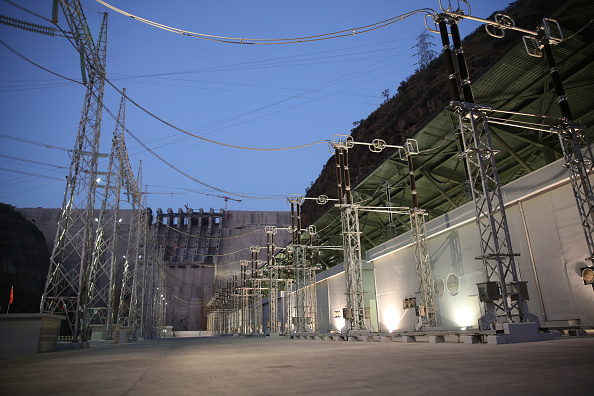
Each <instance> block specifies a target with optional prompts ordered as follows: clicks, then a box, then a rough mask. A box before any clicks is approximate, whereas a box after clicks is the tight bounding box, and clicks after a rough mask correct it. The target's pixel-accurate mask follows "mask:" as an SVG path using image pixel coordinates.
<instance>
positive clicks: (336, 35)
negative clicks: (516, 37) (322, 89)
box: [95, 0, 435, 45]
mask: <svg viewBox="0 0 594 396" xmlns="http://www.w3.org/2000/svg"><path fill="white" fill-rule="evenodd" d="M95 1H97V2H98V3H100V4H103V5H104V6H105V7H107V8H109V9H111V10H113V11H115V12H117V13H120V14H122V15H125V16H127V17H130V18H132V19H135V20H137V21H139V22H142V23H146V24H147V25H150V26H153V27H156V28H159V29H163V30H166V31H169V32H172V33H177V34H181V35H183V36H188V37H194V38H199V39H202V40H209V41H217V42H220V43H229V44H250V45H275V44H298V43H306V42H312V41H322V40H330V39H335V38H339V37H347V36H355V35H358V34H363V33H368V32H371V31H374V30H377V29H381V28H383V27H386V26H389V25H391V24H393V23H396V22H399V21H402V20H404V19H406V18H408V17H411V16H413V15H416V14H419V13H425V14H430V15H433V14H435V11H433V10H432V9H430V8H424V9H418V10H415V11H410V12H407V13H405V14H402V15H398V16H396V17H393V18H390V19H386V20H384V21H381V22H376V23H373V24H371V25H366V26H361V27H356V28H351V29H345V30H340V31H337V32H332V33H324V34H318V35H314V36H303V37H293V38H278V39H246V38H241V37H226V36H215V35H210V34H205V33H196V32H190V31H187V30H183V29H178V28H175V27H171V26H167V25H163V24H161V23H158V22H154V21H151V20H148V19H144V18H141V17H139V16H136V15H133V14H130V13H129V12H126V11H124V10H121V9H119V8H116V7H114V6H112V5H111V4H108V3H106V2H104V1H102V0H95Z"/></svg>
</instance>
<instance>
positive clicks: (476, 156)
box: [459, 103, 538, 330]
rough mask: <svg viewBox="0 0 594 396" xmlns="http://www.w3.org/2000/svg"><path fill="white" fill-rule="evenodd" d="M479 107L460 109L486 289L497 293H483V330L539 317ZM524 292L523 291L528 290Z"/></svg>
mask: <svg viewBox="0 0 594 396" xmlns="http://www.w3.org/2000/svg"><path fill="white" fill-rule="evenodd" d="M484 110H485V109H484V108H483V109H481V108H480V107H479V106H476V105H471V104H467V103H462V104H461V107H460V111H459V121H460V127H461V130H462V131H463V133H464V134H465V138H464V152H463V156H464V157H465V159H466V166H467V169H468V175H469V176H470V186H471V187H472V189H471V192H472V198H473V201H474V205H475V215H476V221H477V225H478V227H479V235H480V242H481V252H482V255H481V256H479V257H477V259H480V260H482V261H483V273H484V279H485V283H484V285H483V286H480V285H479V287H483V288H485V289H484V290H487V289H489V288H491V287H493V286H491V284H493V283H496V284H497V285H498V286H497V289H498V293H497V292H495V295H493V294H492V293H491V295H482V296H481V300H482V301H484V303H485V314H484V315H483V316H481V317H480V319H479V327H480V329H481V330H490V329H495V324H496V323H497V322H498V316H502V317H503V320H504V321H505V322H513V321H514V317H517V318H519V321H521V322H526V321H534V322H538V319H537V318H536V317H535V316H534V315H532V314H531V313H530V311H529V310H528V306H527V303H526V301H527V299H526V298H527V296H525V295H522V288H521V282H520V279H519V277H518V272H517V266H516V262H515V259H514V258H515V257H516V256H519V254H516V253H514V251H513V247H512V243H511V238H510V234H509V228H508V224H507V217H506V214H505V206H504V201H503V195H502V193H501V185H500V183H499V178H498V175H497V166H496V163H495V155H496V154H497V152H496V151H495V150H493V145H492V142H491V136H490V134H489V124H488V119H487V115H486V113H485V111H484ZM524 290H525V289H524Z"/></svg>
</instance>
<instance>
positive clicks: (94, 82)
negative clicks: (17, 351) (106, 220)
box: [40, 0, 107, 342]
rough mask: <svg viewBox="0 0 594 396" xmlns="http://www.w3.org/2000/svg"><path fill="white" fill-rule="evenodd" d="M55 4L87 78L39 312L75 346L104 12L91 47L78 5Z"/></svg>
mask: <svg viewBox="0 0 594 396" xmlns="http://www.w3.org/2000/svg"><path fill="white" fill-rule="evenodd" d="M60 4H61V7H62V10H63V12H64V15H65V16H66V20H67V22H68V25H69V27H70V32H71V34H72V38H73V39H74V41H75V43H76V46H77V48H78V50H79V52H80V54H81V61H82V62H83V63H84V68H83V71H84V72H86V74H87V76H88V79H87V83H86V85H87V91H86V94H85V99H84V106H83V110H82V115H81V120H80V123H79V127H78V133H77V136H76V142H75V145H74V150H73V152H72V161H71V164H70V171H69V174H68V180H67V183H66V190H65V193H64V200H63V203H62V211H61V214H60V219H59V221H58V226H57V231H56V238H55V240H54V247H53V249H52V254H51V256H50V266H49V270H48V276H47V280H46V284H45V288H44V291H43V295H42V299H41V304H40V311H41V312H47V313H56V314H63V315H65V316H66V317H67V319H68V321H67V323H68V325H69V332H70V334H71V335H72V337H73V338H72V340H73V341H74V342H76V341H79V340H82V341H86V340H87V337H88V334H87V333H86V332H82V331H81V324H82V323H83V320H82V319H83V316H84V313H85V312H86V311H85V310H86V308H87V302H88V301H87V297H88V280H89V271H90V268H91V263H92V259H93V244H94V234H95V230H94V218H95V217H94V213H93V212H94V207H95V191H96V188H97V181H96V180H97V163H98V158H99V138H100V134H101V112H102V104H103V90H104V86H105V63H106V56H105V55H106V43H107V14H103V20H102V23H101V30H100V33H99V38H98V41H97V44H96V45H95V43H94V42H93V38H92V36H91V33H90V31H89V27H88V25H87V21H86V18H85V16H84V13H83V9H82V6H81V4H80V2H79V1H78V0H74V1H71V0H63V1H61V2H60Z"/></svg>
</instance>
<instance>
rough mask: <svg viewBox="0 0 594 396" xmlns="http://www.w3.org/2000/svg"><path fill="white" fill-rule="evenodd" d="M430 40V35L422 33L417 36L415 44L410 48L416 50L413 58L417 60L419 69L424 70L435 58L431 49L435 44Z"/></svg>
mask: <svg viewBox="0 0 594 396" xmlns="http://www.w3.org/2000/svg"><path fill="white" fill-rule="evenodd" d="M430 39H431V35H429V33H425V32H423V33H421V34H419V35H418V36H417V44H416V45H414V46H413V47H412V48H416V49H417V53H416V54H415V56H416V57H417V59H418V60H419V61H418V62H417V64H418V65H419V69H424V68H426V67H427V65H428V64H429V62H431V61H432V60H433V59H435V58H436V57H437V52H436V51H434V50H432V49H431V47H433V46H434V45H435V44H434V43H432V42H431V41H430Z"/></svg>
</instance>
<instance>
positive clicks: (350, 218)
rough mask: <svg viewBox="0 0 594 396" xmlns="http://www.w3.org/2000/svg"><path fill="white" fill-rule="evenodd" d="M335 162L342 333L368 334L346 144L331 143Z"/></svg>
mask: <svg viewBox="0 0 594 396" xmlns="http://www.w3.org/2000/svg"><path fill="white" fill-rule="evenodd" d="M331 144H332V147H333V148H334V151H335V154H334V155H335V158H336V175H337V182H338V201H339V204H338V207H339V208H340V216H341V221H342V239H343V252H344V263H345V264H344V265H345V267H344V271H345V277H346V289H347V293H346V294H347V307H346V310H345V315H344V316H345V327H346V328H345V329H344V330H345V331H347V332H353V331H364V330H368V328H367V326H366V324H365V291H364V289H363V262H362V258H361V232H360V231H359V206H358V205H355V204H354V203H353V196H352V193H351V178H350V171H349V160H348V148H349V145H348V144H344V142H332V143H331Z"/></svg>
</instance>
